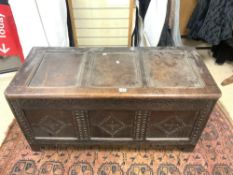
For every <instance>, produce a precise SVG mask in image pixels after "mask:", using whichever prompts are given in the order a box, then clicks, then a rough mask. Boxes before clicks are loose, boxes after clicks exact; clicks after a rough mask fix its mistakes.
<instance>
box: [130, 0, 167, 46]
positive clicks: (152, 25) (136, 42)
mask: <svg viewBox="0 0 233 175" xmlns="http://www.w3.org/2000/svg"><path fill="white" fill-rule="evenodd" d="M166 12H167V0H146V1H145V0H136V17H135V19H136V21H135V28H134V31H133V35H132V40H131V41H132V42H131V44H132V45H133V46H141V47H150V46H157V45H158V42H159V39H160V35H161V33H162V29H163V26H164V22H165V18H166Z"/></svg>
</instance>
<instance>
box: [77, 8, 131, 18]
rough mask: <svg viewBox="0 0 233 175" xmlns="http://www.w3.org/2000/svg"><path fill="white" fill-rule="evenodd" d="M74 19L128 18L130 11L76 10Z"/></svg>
mask: <svg viewBox="0 0 233 175" xmlns="http://www.w3.org/2000/svg"><path fill="white" fill-rule="evenodd" d="M73 14H74V18H76V19H82V18H128V17H129V9H74V10H73Z"/></svg>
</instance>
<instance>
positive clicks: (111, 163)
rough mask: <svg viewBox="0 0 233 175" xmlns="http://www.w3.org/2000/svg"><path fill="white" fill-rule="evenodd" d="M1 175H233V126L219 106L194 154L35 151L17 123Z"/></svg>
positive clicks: (1, 156)
mask: <svg viewBox="0 0 233 175" xmlns="http://www.w3.org/2000/svg"><path fill="white" fill-rule="evenodd" d="M0 174H1V175H24V174H25V175H63V174H66V175H93V174H98V175H113V174H114V175H123V174H127V175H155V174H158V175H181V174H184V175H233V126H232V124H231V123H230V120H229V118H228V116H227V114H226V112H224V109H223V107H222V106H221V105H220V104H218V105H216V107H215V109H214V111H213V112H212V114H211V117H210V120H209V121H208V124H207V126H206V128H205V130H204V132H203V134H202V136H201V139H200V140H199V142H198V144H197V146H196V148H195V149H194V151H193V152H182V151H179V150H178V149H175V148H173V149H169V150H167V149H166V148H157V149H152V148H132V147H131V148H108V149H107V148H100V147H87V148H74V147H72V148H71V147H68V148H63V149H43V150H42V151H41V152H32V151H31V149H30V147H29V146H28V144H27V142H26V140H25V138H24V136H23V134H22V132H21V131H20V129H19V127H18V125H17V123H16V122H13V124H12V126H11V127H10V129H9V132H8V134H7V136H6V139H5V141H4V143H3V145H2V146H1V149H0Z"/></svg>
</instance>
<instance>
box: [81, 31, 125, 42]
mask: <svg viewBox="0 0 233 175" xmlns="http://www.w3.org/2000/svg"><path fill="white" fill-rule="evenodd" d="M77 33H78V36H79V37H78V39H79V40H80V39H83V38H82V37H91V38H92V37H93V38H94V37H99V39H101V40H103V39H106V38H105V37H115V38H110V39H111V40H113V41H112V42H114V40H117V39H122V37H125V38H126V39H127V41H128V38H127V37H128V29H77ZM118 37H120V38H118Z"/></svg>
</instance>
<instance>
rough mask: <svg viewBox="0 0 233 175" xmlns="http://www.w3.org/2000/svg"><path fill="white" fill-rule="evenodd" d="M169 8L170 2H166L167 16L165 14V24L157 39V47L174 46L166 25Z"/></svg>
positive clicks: (169, 0)
mask: <svg viewBox="0 0 233 175" xmlns="http://www.w3.org/2000/svg"><path fill="white" fill-rule="evenodd" d="M170 6H171V0H168V2H167V14H166V20H165V23H164V25H163V30H162V33H161V36H160V39H159V43H158V46H162V47H165V46H174V41H173V39H172V34H171V29H170V28H169V25H168V19H169V16H170V11H169V9H170Z"/></svg>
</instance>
